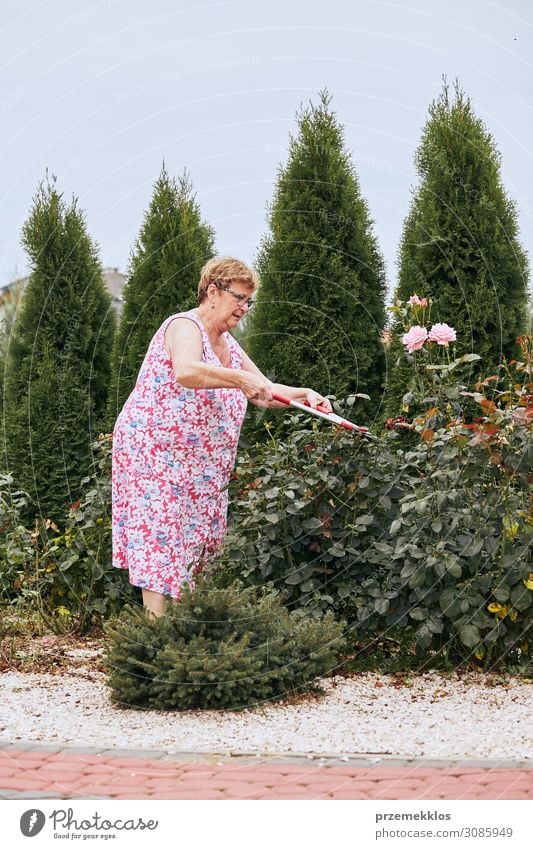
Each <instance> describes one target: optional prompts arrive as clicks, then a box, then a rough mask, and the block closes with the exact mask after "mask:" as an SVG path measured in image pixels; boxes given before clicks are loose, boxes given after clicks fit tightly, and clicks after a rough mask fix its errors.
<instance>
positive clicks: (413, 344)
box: [402, 325, 428, 354]
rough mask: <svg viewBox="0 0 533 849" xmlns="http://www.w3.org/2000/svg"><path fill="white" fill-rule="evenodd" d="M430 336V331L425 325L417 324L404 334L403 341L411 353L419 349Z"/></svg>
mask: <svg viewBox="0 0 533 849" xmlns="http://www.w3.org/2000/svg"><path fill="white" fill-rule="evenodd" d="M427 338H428V332H427V330H426V328H425V327H420V326H419V325H415V327H411V328H409V330H408V332H407V333H404V335H403V336H402V343H403V344H404V345H405V347H406V348H407V350H408V351H409V353H410V354H412V353H413V351H418V350H419V349H420V348H421V347H422V346H423V344H424V342H425V341H426V339H427Z"/></svg>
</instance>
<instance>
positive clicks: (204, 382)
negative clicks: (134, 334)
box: [165, 318, 272, 403]
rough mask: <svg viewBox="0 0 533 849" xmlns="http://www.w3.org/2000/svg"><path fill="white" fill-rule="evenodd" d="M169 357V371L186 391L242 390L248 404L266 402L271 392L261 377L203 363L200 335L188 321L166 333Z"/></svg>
mask: <svg viewBox="0 0 533 849" xmlns="http://www.w3.org/2000/svg"><path fill="white" fill-rule="evenodd" d="M165 340H166V341H167V344H168V348H169V350H170V353H171V359H172V370H173V372H174V376H175V378H176V380H177V381H178V383H180V384H181V385H182V386H186V387H187V388H188V389H224V388H229V389H241V390H242V391H243V392H244V394H245V395H246V397H247V398H248V400H250V401H252V402H254V403H255V402H256V401H257V400H262V401H265V402H267V403H268V402H269V401H270V400H271V399H272V390H271V386H272V384H271V383H270V381H269V380H267V378H266V377H264V375H256V374H253V373H251V372H247V371H245V370H243V369H232V368H224V367H223V366H213V365H207V364H206V363H203V362H202V353H203V345H202V334H201V332H200V328H199V327H198V325H197V324H196V323H195V322H194V321H191V320H190V319H187V318H183V319H182V318H176V319H174V320H173V321H171V322H170V324H169V326H168V327H167V329H166V331H165Z"/></svg>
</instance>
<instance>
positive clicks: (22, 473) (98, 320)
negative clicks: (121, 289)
mask: <svg viewBox="0 0 533 849" xmlns="http://www.w3.org/2000/svg"><path fill="white" fill-rule="evenodd" d="M23 240H24V245H25V247H26V249H27V252H28V255H29V259H30V264H31V276H30V280H29V283H28V285H27V286H26V289H25V290H24V293H23V295H22V303H21V307H20V309H19V313H18V316H17V319H16V322H15V325H14V327H13V330H12V332H11V339H10V346H9V358H8V362H7V367H6V371H7V377H6V383H5V408H4V416H5V440H6V444H5V451H6V468H7V469H8V470H9V472H10V473H11V474H12V475H13V478H14V480H15V482H16V485H17V487H19V488H20V489H23V490H25V491H26V492H27V493H28V494H29V495H30V497H31V499H32V502H33V511H31V510H30V509H28V510H26V512H25V513H24V514H23V518H24V519H25V521H26V522H29V521H32V520H33V517H34V516H35V513H36V512H39V513H40V515H41V516H42V517H45V518H50V519H52V520H54V521H56V522H58V523H59V522H60V521H62V519H63V516H64V511H65V509H66V507H67V505H68V504H69V503H70V502H71V501H72V500H73V499H72V492H73V491H74V492H77V491H78V488H79V484H80V480H81V478H82V477H83V476H84V475H85V474H87V472H88V469H89V467H90V463H91V442H92V441H93V439H94V431H96V433H98V432H99V429H100V426H101V422H102V420H103V416H104V412H105V404H106V398H107V386H108V381H109V351H110V348H111V345H112V340H113V333H114V329H115V318H114V312H113V309H112V304H111V297H110V295H109V294H108V292H107V290H106V288H105V284H104V280H103V272H102V267H101V264H100V261H99V259H98V256H97V251H96V247H95V246H94V245H93V243H92V242H91V239H90V238H89V236H88V234H87V231H86V224H85V220H84V216H83V214H82V213H81V212H80V210H79V209H78V208H77V205H76V200H75V199H73V200H72V202H71V203H70V204H69V205H67V204H66V203H65V202H64V201H63V199H62V195H60V194H59V193H58V191H57V189H56V187H55V182H54V181H52V182H47V183H42V184H41V185H40V186H39V189H38V191H37V194H36V196H35V198H34V202H33V207H32V210H31V213H30V216H29V218H28V220H27V222H26V224H25V225H24V229H23Z"/></svg>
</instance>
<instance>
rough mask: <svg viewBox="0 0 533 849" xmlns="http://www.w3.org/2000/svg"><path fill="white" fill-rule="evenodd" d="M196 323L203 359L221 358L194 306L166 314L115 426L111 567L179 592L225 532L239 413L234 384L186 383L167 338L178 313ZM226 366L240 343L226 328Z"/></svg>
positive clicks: (152, 586) (240, 400) (237, 356)
mask: <svg viewBox="0 0 533 849" xmlns="http://www.w3.org/2000/svg"><path fill="white" fill-rule="evenodd" d="M179 317H184V318H188V319H190V320H191V321H194V322H195V323H196V324H197V325H198V327H199V328H200V331H201V333H202V341H203V357H202V360H203V362H204V363H206V364H208V365H214V366H220V365H221V363H220V360H219V359H218V357H217V356H216V354H215V353H214V351H213V350H212V348H211V345H210V343H209V338H208V336H207V333H206V331H205V329H204V327H203V325H202V322H201V321H200V319H199V318H198V316H197V314H196V311H195V310H189V311H188V312H184V313H176V315H171V316H170V317H169V318H167V319H166V320H165V321H164V322H163V324H162V325H161V327H160V328H159V330H157V332H156V333H155V335H154V337H153V338H152V340H151V342H150V345H149V347H148V351H147V353H146V356H145V358H144V361H143V364H142V366H141V369H140V371H139V375H138V377H137V382H136V384H135V388H134V390H133V392H132V393H131V395H130V396H129V398H128V400H127V401H126V403H125V404H124V407H123V408H122V410H121V412H120V414H119V416H118V418H117V420H116V422H115V427H114V429H113V452H112V533H113V565H114V566H116V567H118V568H119V569H128V571H129V580H130V583H131V584H133V585H134V586H137V587H141V588H144V589H147V590H153V591H155V592H158V593H163V594H164V595H170V596H173V597H174V598H179V595H180V588H181V585H182V584H183V582H187V583H188V584H190V585H191V586H194V580H193V575H194V570H195V569H196V567H197V566H198V565H199V563H200V561H201V560H202V559H203V558H204V557H205V556H207V555H208V554H215V553H216V552H217V551H218V550H220V548H221V546H222V541H223V539H224V535H225V531H226V516H227V509H228V493H227V490H225V489H224V487H225V486H226V485H227V483H228V481H229V477H230V474H231V471H232V469H233V466H234V463H235V455H236V451H237V442H238V439H239V433H240V429H241V425H242V421H243V419H244V414H245V412H246V404H247V401H246V396H245V395H244V393H243V392H242V391H241V390H240V389H186V388H185V387H184V386H182V385H181V384H179V383H178V382H177V380H176V378H175V376H174V373H173V370H172V360H171V359H170V357H169V356H168V354H167V352H166V350H165V346H164V336H165V330H166V329H167V327H168V326H169V324H170V322H171V321H173V320H174V319H175V318H179ZM224 336H225V339H226V342H227V343H228V346H229V349H230V353H231V366H230V367H231V368H240V366H241V348H240V346H239V344H238V342H237V341H236V340H235V339H234V338H233V337H232V336H231V335H230V334H229V333H225V334H224Z"/></svg>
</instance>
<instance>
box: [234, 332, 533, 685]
mask: <svg viewBox="0 0 533 849" xmlns="http://www.w3.org/2000/svg"><path fill="white" fill-rule="evenodd" d="M446 335H447V336H448V338H449V340H450V341H452V340H451V338H450V337H451V334H449V333H446ZM428 336H429V334H428ZM443 338H444V337H442V336H441V339H443ZM437 344H438V343H437ZM435 350H439V349H437V346H436V345H435ZM435 350H434V351H432V352H426V354H423V355H422V356H421V357H420V361H419V362H416V361H415V363H414V372H415V373H414V376H413V391H412V401H413V402H414V403H413V406H414V407H415V409H416V410H417V412H419V414H418V415H416V416H415V417H414V418H411V421H407V420H406V417H405V416H399V417H398V418H397V419H394V420H391V422H390V429H389V430H388V431H386V432H385V434H384V436H383V439H382V442H381V444H379V445H375V444H369V443H366V442H363V441H361V440H360V439H354V438H353V437H352V436H350V435H348V434H346V433H345V432H344V431H342V432H341V431H339V432H337V431H331V430H330V429H328V428H327V427H325V428H324V427H323V426H322V425H310V424H309V420H308V419H306V418H305V417H302V416H301V415H297V416H293V418H292V422H293V427H294V430H293V433H292V436H291V438H290V439H289V440H287V441H285V442H280V441H277V440H275V439H272V440H271V442H270V444H269V445H267V446H256V448H255V450H254V452H253V453H248V454H245V455H243V456H242V457H241V459H240V461H239V463H238V466H237V468H236V471H235V475H234V479H233V481H232V484H231V487H232V497H233V511H232V514H231V516H232V523H231V525H230V530H229V535H228V540H227V546H226V550H225V552H224V554H223V556H222V557H221V558H220V559H219V577H218V579H219V580H220V581H222V582H223V581H224V580H227V579H229V578H232V577H235V576H242V577H243V578H244V579H245V580H246V581H247V582H249V583H251V584H262V583H265V582H268V581H271V582H272V583H273V584H274V585H275V586H276V587H277V588H278V589H279V590H281V592H282V595H283V598H284V599H285V601H286V603H287V604H289V605H290V606H292V607H297V608H304V609H306V610H307V611H309V612H311V613H319V612H321V611H324V610H325V609H328V608H333V609H334V610H336V611H337V613H338V614H340V615H342V616H343V617H346V618H347V620H348V621H349V623H350V625H351V627H352V628H353V630H354V634H355V635H363V634H368V633H380V634H384V633H386V632H387V631H388V629H390V628H396V629H397V628H398V627H400V628H403V629H405V633H406V635H412V637H413V639H414V641H415V643H416V646H417V651H418V653H419V654H420V655H424V654H425V653H427V652H429V651H439V652H443V653H445V654H446V655H447V656H448V657H449V656H452V657H458V658H465V659H475V661H476V662H483V664H484V665H485V667H486V668H488V667H489V666H492V665H495V664H500V663H503V664H505V663H511V664H517V665H519V666H523V665H524V664H527V662H528V658H529V656H530V638H531V625H532V619H531V612H532V600H533V594H532V591H531V588H532V587H533V583H532V578H531V576H530V573H529V566H528V562H529V559H528V557H529V554H530V547H531V536H532V529H533V525H532V515H531V501H530V484H531V478H530V477H529V470H530V468H531V459H532V449H531V421H532V418H533V415H532V404H531V401H532V396H533V392H532V384H531V341H530V339H529V338H526V337H524V340H523V348H522V350H523V354H524V357H523V360H521V361H513V362H511V363H504V364H503V365H502V367H501V369H500V370H499V372H498V374H496V375H490V376H489V377H488V378H487V379H486V380H484V381H482V382H479V383H478V384H477V385H476V386H475V387H474V390H475V391H473V392H469V391H468V390H467V388H466V385H465V384H463V383H458V382H457V381H456V379H455V375H456V374H458V372H459V371H460V370H461V369H462V368H464V367H465V366H466V367H467V366H468V363H469V362H471V361H472V360H473V359H474V358H475V357H476V355H474V354H468V355H466V356H463V357H461V358H459V359H452V358H451V356H450V352H449V350H448V349H447V345H446V346H445V350H444V351H443V349H442V348H440V351H441V352H443V353H444V355H445V357H444V359H445V361H444V362H442V361H441V362H440V363H439V362H437V361H436V354H435ZM410 401H411V399H406V403H405V404H404V409H405V407H407V410H405V411H406V412H407V411H408V410H409V402H410ZM465 402H470V403H474V404H475V405H476V407H477V411H478V412H479V414H480V415H478V416H477V417H476V418H477V421H475V422H474V423H471V422H467V421H465V419H464V418H463V416H462V410H463V405H464V403H465ZM336 406H337V409H338V412H341V413H344V414H346V411H345V410H344V409H343V408H342V407H341V406H340V405H338V404H337V405H336ZM420 410H422V412H420ZM349 417H352V418H353V416H349ZM396 428H401V430H403V431H405V430H406V429H407V430H408V431H409V432H410V435H411V437H412V438H413V439H414V445H412V446H411V447H410V448H408V449H406V448H404V447H401V445H400V444H399V442H400V439H399V431H398V430H397V429H396Z"/></svg>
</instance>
